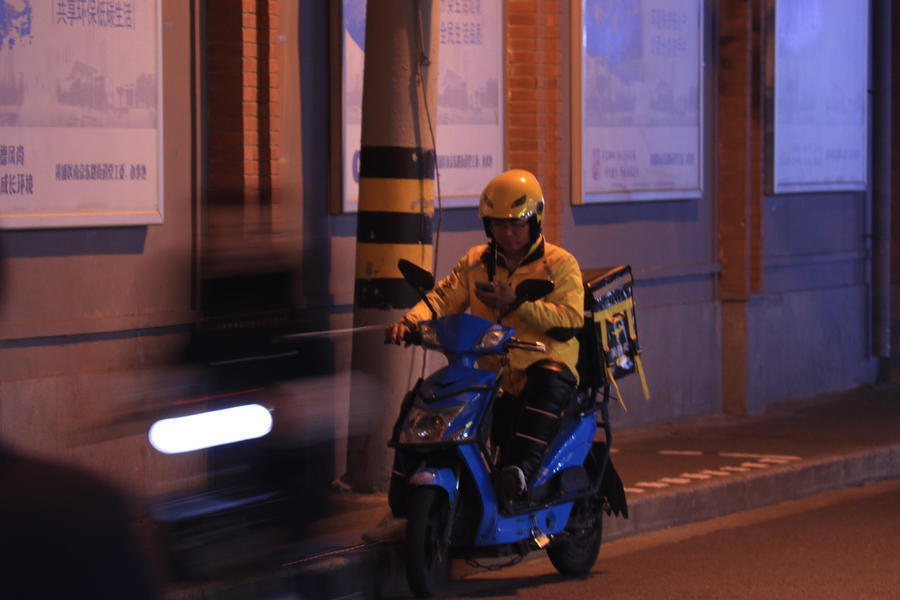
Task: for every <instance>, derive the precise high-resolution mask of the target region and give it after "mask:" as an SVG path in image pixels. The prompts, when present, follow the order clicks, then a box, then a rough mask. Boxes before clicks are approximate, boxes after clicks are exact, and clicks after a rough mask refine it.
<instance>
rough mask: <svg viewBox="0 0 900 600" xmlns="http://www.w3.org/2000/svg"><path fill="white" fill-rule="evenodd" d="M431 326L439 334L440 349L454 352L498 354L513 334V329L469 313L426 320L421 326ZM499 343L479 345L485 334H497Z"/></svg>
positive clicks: (438, 344) (438, 343)
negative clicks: (498, 334)
mask: <svg viewBox="0 0 900 600" xmlns="http://www.w3.org/2000/svg"><path fill="white" fill-rule="evenodd" d="M423 325H424V326H426V327H430V328H431V329H432V330H433V331H434V333H435V334H436V336H437V340H435V341H437V344H436V346H438V347H439V348H440V349H442V350H444V351H445V352H447V353H452V354H498V353H501V352H503V344H504V343H505V342H506V341H507V340H508V339H509V338H510V336H512V333H513V330H512V329H511V328H509V327H504V326H502V325H498V324H496V323H492V322H491V321H488V320H486V319H482V318H481V317H476V316H474V315H470V314H467V313H463V314H457V315H450V316H448V317H443V318H440V319H434V320H431V321H424V322H422V323H421V324H420V326H423ZM498 330H499V332H500V338H499V340H496V342H497V343H494V344H492V345H491V346H490V347H480V348H479V347H477V346H478V345H479V342H481V341H482V339H483V338H484V336H485V334H491V335H497V332H498Z"/></svg>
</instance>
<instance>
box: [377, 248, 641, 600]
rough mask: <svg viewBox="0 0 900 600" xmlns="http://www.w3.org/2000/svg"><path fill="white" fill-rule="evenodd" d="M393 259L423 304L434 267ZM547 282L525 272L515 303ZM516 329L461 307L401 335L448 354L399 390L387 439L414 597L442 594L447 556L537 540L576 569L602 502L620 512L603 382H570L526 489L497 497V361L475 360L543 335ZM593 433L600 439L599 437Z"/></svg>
mask: <svg viewBox="0 0 900 600" xmlns="http://www.w3.org/2000/svg"><path fill="white" fill-rule="evenodd" d="M399 267H400V271H401V273H403V276H404V278H405V279H406V280H407V281H408V282H409V283H410V284H412V285H413V287H415V288H416V290H417V291H418V293H419V295H420V297H422V298H423V299H424V300H425V301H426V303H427V302H428V299H427V297H426V292H427V291H428V290H430V289H432V288H433V287H434V278H433V277H432V275H431V274H430V273H428V272H427V271H425V270H423V269H421V268H420V267H418V266H416V265H413V264H412V263H409V262H407V261H401V264H400V265H399ZM552 289H553V284H552V283H551V282H549V281H546V280H527V281H524V282H522V283H521V284H520V285H519V286H518V287H517V288H516V296H517V302H523V301H526V300H537V299H539V298H541V297H543V296H545V295H546V294H548V293H549V292H550V291H552ZM429 307H430V305H429ZM432 313H433V314H434V315H436V313H435V312H434V309H433V308H432ZM513 333H514V332H513V330H512V329H511V328H510V327H506V326H504V325H502V324H500V323H492V322H490V321H487V320H485V319H481V318H479V317H476V316H473V315H470V314H457V315H451V316H448V317H443V318H435V319H432V320H429V321H424V322H421V323H419V324H418V327H417V329H416V330H415V331H414V332H413V333H412V334H411V335H409V336H408V339H407V341H409V342H410V343H413V344H417V345H421V346H423V347H425V348H428V349H432V350H437V351H439V352H441V353H443V354H444V355H445V356H446V357H447V360H448V365H447V366H445V367H443V368H441V369H439V370H437V371H435V372H434V373H432V374H431V375H430V376H429V377H428V378H426V379H420V380H419V381H418V382H417V383H416V384H415V386H414V387H413V389H412V390H411V391H410V392H409V393H408V394H407V395H406V397H405V398H404V401H403V404H402V406H401V410H400V415H399V417H398V419H397V422H396V424H395V426H394V431H393V437H392V439H391V442H390V444H389V445H391V446H393V447H394V448H395V449H396V458H395V464H394V469H393V475H392V479H391V488H390V493H389V501H390V504H391V509H392V511H393V513H394V515H395V516H397V517H406V518H407V519H408V522H407V529H406V542H405V544H406V548H405V554H406V570H407V579H408V583H409V586H410V589H411V590H412V592H413V593H414V594H415V595H416V596H419V597H427V596H431V595H434V594H435V593H437V592H438V590H439V589H440V586H441V584H442V583H443V582H444V580H445V579H446V578H447V577H448V575H449V563H450V559H451V558H465V559H467V560H470V561H473V560H477V559H478V558H486V557H503V556H507V557H511V558H512V560H511V561H510V563H509V564H514V563H515V562H518V560H520V559H521V558H522V557H524V556H525V555H526V554H527V553H528V552H530V551H532V550H537V549H541V548H544V549H546V551H547V554H548V556H549V558H550V561H551V562H552V563H553V565H554V566H555V567H556V569H557V570H558V571H559V572H560V573H562V574H564V575H583V574H585V573H587V572H589V571H590V569H591V568H592V566H593V565H594V562H595V561H596V559H597V554H598V552H599V550H600V543H601V535H602V520H601V517H602V513H603V512H604V510H605V511H606V512H614V513H616V514H623V515H624V516H626V517H627V505H626V502H625V492H624V490H623V489H622V483H621V480H620V479H619V477H618V475H617V474H616V473H615V470H614V469H613V468H612V465H611V463H610V462H609V455H608V453H609V444H610V443H611V432H610V426H609V419H608V412H607V407H608V402H609V386H608V385H603V384H601V385H595V386H593V387H586V388H581V389H579V390H577V392H576V394H575V397H573V400H572V403H571V410H569V411H567V414H566V415H565V416H564V423H563V425H562V427H561V429H560V433H559V435H558V436H557V438H556V440H555V441H554V442H553V443H552V444H551V446H550V448H549V449H548V451H547V453H546V455H545V458H544V461H543V463H542V464H541V466H540V468H539V470H538V472H537V475H536V476H535V477H534V481H532V482H531V484H530V486H529V489H528V492H527V499H526V500H523V501H521V502H516V503H506V502H502V501H501V500H500V499H499V498H498V494H497V492H496V490H495V482H494V480H495V473H496V471H497V470H498V469H499V465H498V464H497V457H498V456H499V451H498V447H499V446H500V445H502V444H503V443H504V440H502V439H495V438H496V437H497V436H496V435H493V436H492V433H491V431H492V426H491V421H492V416H493V407H494V403H495V401H496V400H497V397H498V394H499V392H500V386H501V383H502V380H503V370H502V369H501V371H500V372H497V373H495V372H493V371H486V370H483V369H479V368H477V366H476V364H475V363H476V360H477V359H478V358H479V357H480V356H483V355H488V354H500V355H505V354H506V353H507V352H508V351H509V350H510V349H512V348H519V349H523V350H529V351H535V352H542V351H544V347H543V344H540V343H534V342H526V341H522V340H519V339H517V338H515V337H514V336H513ZM601 388H602V390H603V393H602V395H601V394H600V391H601ZM599 431H602V432H603V436H601V437H602V438H603V439H602V440H600V441H595V439H594V438H595V435H596V434H598V432H599Z"/></svg>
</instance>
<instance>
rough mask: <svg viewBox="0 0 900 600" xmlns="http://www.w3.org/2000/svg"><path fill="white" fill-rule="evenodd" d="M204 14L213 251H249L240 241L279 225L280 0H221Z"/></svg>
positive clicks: (209, 217) (210, 250)
mask: <svg viewBox="0 0 900 600" xmlns="http://www.w3.org/2000/svg"><path fill="white" fill-rule="evenodd" d="M205 18H206V86H207V87H206V91H207V103H206V108H207V113H206V119H207V121H206V125H207V141H208V145H207V146H208V147H207V159H208V164H207V173H206V175H207V213H206V217H207V233H208V238H207V251H208V252H207V253H208V254H212V255H217V254H218V255H222V254H224V255H229V254H231V252H229V250H233V251H234V252H244V251H246V247H245V246H244V245H242V244H241V243H240V241H239V240H244V241H245V242H246V241H248V240H247V239H246V238H256V237H258V236H257V235H256V234H268V233H270V232H272V231H273V230H275V231H277V230H278V229H280V228H281V223H280V219H279V217H280V212H281V211H280V207H279V206H273V203H272V181H273V178H274V177H277V175H278V171H277V169H278V158H279V150H280V144H281V138H280V135H281V129H280V128H281V113H280V96H279V85H280V72H279V61H278V56H277V52H276V51H274V48H275V44H274V43H273V40H275V39H277V32H278V27H279V20H278V19H279V2H278V0H217V2H215V3H212V2H210V3H207V5H206V15H205ZM256 242H258V240H256V241H255V242H250V243H256ZM238 248H240V250H239V249H238Z"/></svg>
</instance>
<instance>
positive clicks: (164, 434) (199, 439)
mask: <svg viewBox="0 0 900 600" xmlns="http://www.w3.org/2000/svg"><path fill="white" fill-rule="evenodd" d="M270 431H272V415H271V414H270V413H269V411H268V410H267V409H266V408H264V407H263V406H260V405H259V404H245V405H243V406H235V407H232V408H225V409H222V410H213V411H210V412H205V413H200V414H196V415H188V416H186V417H174V418H171V419H162V420H161V421H157V422H156V423H154V424H153V425H152V426H151V427H150V433H149V437H150V444H151V445H152V446H153V447H154V448H156V449H157V450H159V451H160V452H162V453H164V454H178V453H181V452H191V451H193V450H201V449H203V448H212V447H214V446H221V445H223V444H231V443H233V442H240V441H243V440H252V439H254V438H259V437H262V436H264V435H266V434H267V433H269V432H270Z"/></svg>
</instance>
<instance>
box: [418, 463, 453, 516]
mask: <svg viewBox="0 0 900 600" xmlns="http://www.w3.org/2000/svg"><path fill="white" fill-rule="evenodd" d="M409 485H411V486H415V487H422V486H426V485H432V486H435V487H439V488H441V489H442V490H444V491H445V492H447V500H449V501H450V506H451V507H453V506H456V498H457V497H458V496H459V479H457V477H456V473H454V472H453V470H452V469H434V468H429V467H423V468H421V469H419V470H418V471H416V472H415V473H413V475H412V477H410V478H409Z"/></svg>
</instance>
